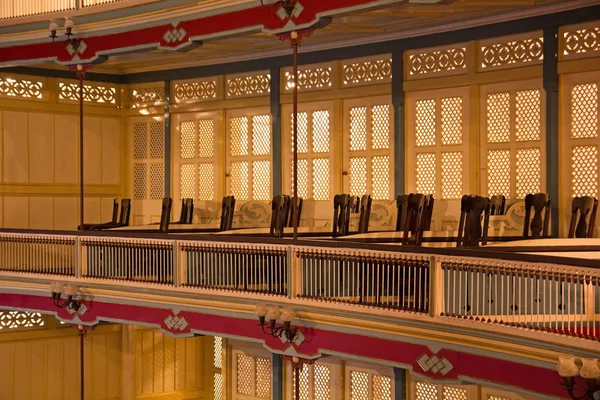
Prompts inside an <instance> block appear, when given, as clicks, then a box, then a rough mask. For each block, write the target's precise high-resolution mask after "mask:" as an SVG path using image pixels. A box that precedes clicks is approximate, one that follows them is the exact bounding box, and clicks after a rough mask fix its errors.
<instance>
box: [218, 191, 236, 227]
mask: <svg viewBox="0 0 600 400" xmlns="http://www.w3.org/2000/svg"><path fill="white" fill-rule="evenodd" d="M234 210H235V197H233V196H225V197H223V201H222V202H221V226H220V227H219V230H220V231H229V230H231V227H232V225H233V212H234Z"/></svg>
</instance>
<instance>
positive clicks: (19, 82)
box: [0, 77, 44, 100]
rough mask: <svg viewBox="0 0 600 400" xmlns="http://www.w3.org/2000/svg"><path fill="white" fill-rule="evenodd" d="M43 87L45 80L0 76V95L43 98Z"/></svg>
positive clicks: (17, 97) (19, 97) (18, 97)
mask: <svg viewBox="0 0 600 400" xmlns="http://www.w3.org/2000/svg"><path fill="white" fill-rule="evenodd" d="M43 89H44V84H43V82H41V81H38V80H28V79H13V78H4V77H0V97H8V98H16V99H37V100H41V99H42V98H43V96H44V92H43Z"/></svg>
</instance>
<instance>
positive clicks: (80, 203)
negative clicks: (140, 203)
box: [77, 65, 85, 399]
mask: <svg viewBox="0 0 600 400" xmlns="http://www.w3.org/2000/svg"><path fill="white" fill-rule="evenodd" d="M84 75H85V72H84V71H83V68H82V66H81V65H78V66H77V76H78V77H79V216H80V218H79V230H83V223H84V222H83V221H84V218H83V76H84ZM82 399H83V397H82Z"/></svg>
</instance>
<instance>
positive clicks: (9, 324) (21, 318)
mask: <svg viewBox="0 0 600 400" xmlns="http://www.w3.org/2000/svg"><path fill="white" fill-rule="evenodd" d="M43 326H44V320H43V318H42V314H40V313H36V312H25V311H0V331H1V330H3V329H19V328H41V327H43Z"/></svg>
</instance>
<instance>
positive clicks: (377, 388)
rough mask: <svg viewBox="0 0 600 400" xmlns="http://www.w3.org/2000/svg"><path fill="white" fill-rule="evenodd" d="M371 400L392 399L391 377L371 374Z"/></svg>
mask: <svg viewBox="0 0 600 400" xmlns="http://www.w3.org/2000/svg"><path fill="white" fill-rule="evenodd" d="M373 400H392V378H390V377H389V376H381V375H373Z"/></svg>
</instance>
